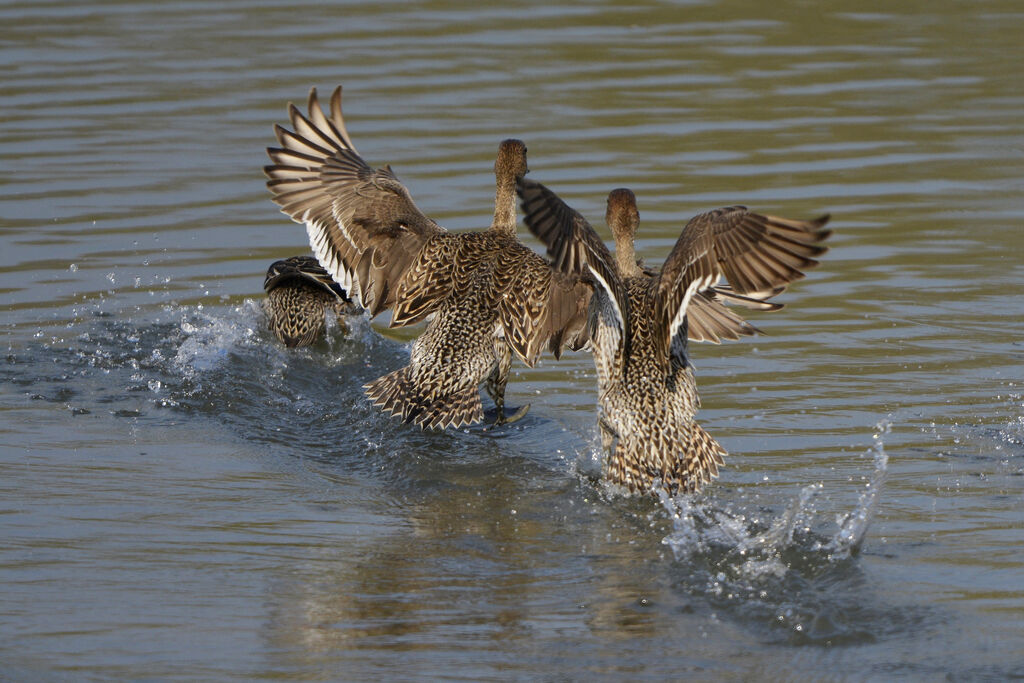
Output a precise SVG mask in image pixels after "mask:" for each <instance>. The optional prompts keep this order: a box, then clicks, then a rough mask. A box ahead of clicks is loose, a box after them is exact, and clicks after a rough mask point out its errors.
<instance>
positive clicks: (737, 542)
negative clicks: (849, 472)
mask: <svg viewBox="0 0 1024 683" xmlns="http://www.w3.org/2000/svg"><path fill="white" fill-rule="evenodd" d="M890 430H891V425H890V423H889V421H888V420H882V421H881V422H879V423H878V424H877V425H876V426H875V433H874V434H873V436H872V439H873V441H874V445H873V446H872V447H871V448H870V449H869V450H868V453H867V454H868V455H871V456H872V462H873V471H872V474H871V478H870V479H869V481H868V482H867V484H866V485H865V490H864V491H863V492H862V493H861V494H860V496H859V499H858V502H857V504H856V506H855V507H854V508H853V509H852V510H850V511H849V512H847V513H845V514H841V515H837V517H836V521H835V524H836V530H835V532H834V533H833V534H832V535H831V536H830V537H828V536H822V537H819V538H818V539H816V540H814V541H812V542H811V543H810V545H806V544H805V541H807V540H808V538H809V537H811V536H813V535H814V534H813V531H814V527H815V526H817V525H818V517H819V515H818V511H817V508H816V505H815V501H816V499H817V498H818V497H819V495H820V494H821V492H822V491H823V489H824V485H823V484H822V483H820V482H819V483H816V484H811V485H809V486H805V487H804V488H803V489H801V491H800V493H799V495H798V496H797V497H796V498H795V499H794V500H793V501H792V502H791V503H790V504H789V506H787V508H786V509H785V510H784V511H783V512H782V513H781V514H780V515H778V516H777V517H775V518H774V519H773V518H770V517H769V518H767V519H766V518H765V516H764V514H763V513H762V512H756V513H751V512H749V511H746V510H744V511H740V512H735V511H733V510H732V509H731V508H721V507H716V506H715V505H714V504H711V503H695V502H694V500H693V499H692V498H691V497H688V496H677V497H675V498H670V497H668V496H667V495H662V499H661V502H662V505H663V506H664V507H665V508H666V509H667V510H668V511H669V513H670V514H671V515H672V517H673V532H672V533H671V534H669V535H668V536H666V537H665V539H664V540H663V541H662V542H663V543H664V544H665V545H667V546H668V547H669V548H670V549H671V550H672V552H673V554H674V556H675V557H676V559H677V560H679V559H685V558H689V557H692V556H693V555H694V554H696V553H704V552H707V551H709V550H712V549H717V550H720V551H724V552H725V553H726V554H727V555H728V556H738V557H742V558H756V559H758V562H755V563H753V564H750V567H751V568H752V569H756V568H758V567H760V568H761V569H764V568H765V565H764V562H765V561H770V562H768V564H769V565H770V567H769V568H770V571H771V572H772V573H777V572H778V571H779V570H780V568H779V566H778V565H777V564H776V563H775V562H774V560H777V559H778V558H779V557H780V556H781V555H782V554H783V553H784V552H786V551H787V550H799V549H809V550H811V551H813V552H818V553H823V554H824V559H825V560H826V561H828V562H836V561H841V560H844V559H846V558H848V557H850V556H851V555H853V554H856V553H857V552H858V551H859V549H860V547H861V545H862V544H863V542H864V538H865V535H866V534H867V529H868V526H869V525H870V522H871V519H872V516H873V514H874V510H875V507H876V506H877V503H878V497H879V495H880V493H881V490H882V486H883V483H884V481H885V476H886V473H887V471H888V462H889V456H888V455H887V454H886V452H885V445H884V436H885V435H886V434H888V433H889V432H890ZM781 569H782V571H783V572H784V571H785V567H782V568H781ZM754 573H755V574H756V573H757V571H755V572H754Z"/></svg>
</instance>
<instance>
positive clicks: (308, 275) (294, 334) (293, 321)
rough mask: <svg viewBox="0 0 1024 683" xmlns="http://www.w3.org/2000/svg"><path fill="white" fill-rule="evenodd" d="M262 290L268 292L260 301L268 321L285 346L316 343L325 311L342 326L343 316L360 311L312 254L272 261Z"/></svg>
mask: <svg viewBox="0 0 1024 683" xmlns="http://www.w3.org/2000/svg"><path fill="white" fill-rule="evenodd" d="M263 290H264V291H265V292H266V293H267V298H266V299H264V301H263V310H264V311H265V312H266V315H267V324H268V326H269V327H270V330H271V331H272V332H273V333H274V335H275V336H276V337H277V338H278V339H280V340H281V342H282V343H283V344H284V345H285V346H288V347H297V346H309V345H310V344H313V343H314V342H316V340H317V339H319V338H320V335H322V334H323V331H324V321H325V316H326V314H327V312H328V311H331V312H333V313H334V314H335V316H336V318H337V320H338V324H339V326H342V327H344V325H345V317H346V316H349V315H355V314H358V313H359V312H360V309H359V307H358V306H356V305H355V304H353V303H352V301H351V300H350V299H349V298H348V295H347V294H346V293H345V290H344V289H342V287H341V286H340V285H339V284H338V283H337V282H335V281H334V280H333V279H331V276H330V275H329V274H328V273H327V271H326V270H324V269H323V268H322V267H321V266H320V264H319V263H317V260H316V259H315V258H313V257H312V256H292V257H290V258H287V259H282V260H280V261H274V262H273V263H272V264H270V268H268V269H267V276H266V278H264V280H263Z"/></svg>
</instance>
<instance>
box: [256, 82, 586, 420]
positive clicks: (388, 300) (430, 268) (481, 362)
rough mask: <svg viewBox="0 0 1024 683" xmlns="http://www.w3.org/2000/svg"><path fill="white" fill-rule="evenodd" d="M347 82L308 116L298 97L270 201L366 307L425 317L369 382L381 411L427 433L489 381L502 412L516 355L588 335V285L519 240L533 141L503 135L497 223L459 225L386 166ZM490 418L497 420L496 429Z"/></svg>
mask: <svg viewBox="0 0 1024 683" xmlns="http://www.w3.org/2000/svg"><path fill="white" fill-rule="evenodd" d="M341 97H342V89H341V87H340V86H339V87H337V88H336V89H335V90H334V92H333V93H332V95H331V98H330V103H329V106H328V108H327V109H324V108H322V107H321V105H320V102H319V99H318V96H317V91H316V89H315V88H313V89H312V90H311V91H310V94H309V97H308V99H307V107H306V109H307V113H306V114H303V113H302V112H301V111H300V110H299V108H298V107H296V106H295V105H294V104H291V103H289V105H288V119H289V122H290V124H291V128H286V127H284V126H281V125H275V128H274V130H275V134H276V137H277V140H278V143H279V145H280V146H279V147H270V148H268V150H267V153H268V155H269V157H270V159H271V161H272V162H273V163H271V164H270V165H268V166H266V167H265V169H264V171H265V173H266V175H267V177H268V181H267V186H268V188H269V189H270V192H271V195H272V198H273V201H274V202H275V203H277V204H278V205H279V206H280V208H281V211H282V212H284V213H285V214H287V215H288V216H290V217H291V218H292V219H293V220H294V221H296V222H298V223H302V224H304V225H305V226H306V231H307V234H308V237H309V241H310V245H311V247H312V251H313V254H314V256H315V257H316V259H317V261H318V262H319V263H320V265H321V266H323V267H324V269H325V270H326V271H327V272H328V273H329V274H330V276H331V277H332V278H333V279H334V280H335V281H336V282H338V283H339V284H340V285H341V286H342V287H343V288H344V289H345V290H346V291H347V292H348V293H349V295H350V296H351V297H352V298H353V300H354V301H356V302H357V303H358V304H359V305H360V306H362V307H363V308H364V309H365V310H366V311H367V312H368V313H369V315H370V317H371V318H372V317H375V316H377V315H378V314H380V313H381V312H383V311H385V310H390V312H391V319H390V321H389V323H388V325H389V327H401V326H407V325H414V324H417V323H420V322H424V321H426V326H425V328H424V330H423V332H422V333H421V334H420V335H419V336H418V337H417V338H416V340H415V341H414V342H413V344H412V348H411V352H410V360H409V363H408V365H406V366H404V367H402V368H399V369H398V370H395V371H393V372H390V373H388V374H386V375H384V376H382V377H379V378H377V379H375V380H373V381H371V382H369V383H367V384H366V385H365V386H364V389H365V392H366V395H367V397H368V399H369V400H370V401H371V402H372V403H373V404H374V405H376V406H378V407H379V408H380V409H381V410H382V411H383V412H385V413H387V414H390V415H391V416H393V417H396V418H399V419H400V420H402V422H405V423H412V424H416V425H418V426H420V427H421V428H423V429H448V428H460V427H464V426H469V425H473V424H477V423H479V422H482V421H483V419H484V413H483V404H482V401H481V397H480V386H481V385H484V388H485V389H486V391H487V393H488V394H489V395H490V397H491V399H492V400H493V402H494V405H495V409H496V418H495V421H494V425H501V424H506V423H510V422H514V421H516V420H518V419H520V418H521V417H522V416H523V415H525V413H526V410H528V409H529V404H527V405H525V406H523V407H522V408H520V409H519V410H518V411H517V412H516V413H515V414H513V415H512V416H510V417H509V416H506V415H505V388H506V385H507V382H508V376H509V372H510V369H511V363H512V358H513V357H516V358H519V359H520V360H521V361H522V362H523V363H525V364H526V365H527V366H531V367H532V366H533V365H535V364H536V362H537V361H538V359H539V356H540V353H541V352H542V350H543V349H544V348H548V349H550V350H551V351H552V352H553V353H554V354H555V355H556V356H558V355H560V354H561V352H562V350H563V349H564V348H579V347H580V346H582V344H583V343H585V341H583V340H584V335H585V332H584V328H585V326H586V309H585V307H584V306H583V305H581V296H582V293H583V292H584V291H585V290H586V288H587V285H585V284H584V283H582V282H581V281H580V278H579V277H578V276H575V275H571V274H564V273H561V272H559V271H557V270H555V269H554V268H552V267H551V265H550V264H549V263H548V261H547V260H546V259H545V258H544V257H543V256H541V255H540V254H537V253H536V252H534V251H533V250H532V249H530V248H529V247H527V246H526V245H524V244H523V243H522V242H520V241H519V239H518V237H517V234H516V233H517V225H516V195H515V187H516V180H517V179H519V178H522V177H523V176H524V175H525V174H526V173H527V171H528V168H527V157H526V152H527V150H526V145H525V144H524V143H523V142H522V141H520V140H516V139H508V140H504V141H502V142H501V143H500V145H499V147H498V154H497V158H496V160H495V163H494V174H495V183H496V191H495V201H494V212H493V217H492V219H491V223H490V226H489V227H488V228H486V229H483V230H475V231H465V232H461V231H460V232H457V233H456V232H450V231H448V230H446V229H445V228H443V227H441V226H440V225H439V224H438V223H437V222H435V221H434V220H433V219H431V218H429V217H428V216H426V215H425V214H424V213H423V212H422V211H421V210H420V209H419V208H418V207H417V206H416V204H415V202H414V201H413V199H412V196H411V194H410V192H409V190H408V189H407V188H406V186H405V185H404V184H402V182H401V181H400V180H399V179H398V176H397V175H396V174H395V172H394V171H393V170H392V168H391V166H390V165H387V166H384V167H382V168H376V169H375V168H373V167H371V166H370V165H369V164H367V163H366V161H364V160H363V158H362V157H361V156H360V155H359V153H358V152H357V151H356V148H355V146H354V145H353V143H352V140H351V137H350V136H349V134H348V131H347V129H346V126H345V120H344V116H343V114H342V108H341ZM494 425H492V426H494Z"/></svg>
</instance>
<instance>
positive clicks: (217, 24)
mask: <svg viewBox="0 0 1024 683" xmlns="http://www.w3.org/2000/svg"><path fill="white" fill-rule="evenodd" d="M879 10H880V6H877V5H867V4H863V5H862V6H858V5H857V4H854V5H850V4H849V3H842V4H840V3H837V2H826V3H817V4H815V5H813V6H812V5H807V4H793V5H788V6H782V7H778V6H774V5H765V4H762V3H753V2H708V3H692V4H667V3H660V4H659V3H646V4H641V5H636V6H630V7H620V6H618V5H615V4H612V3H607V4H604V5H593V4H572V5H564V6H552V5H549V4H540V3H538V4H527V5H522V4H520V5H516V6H508V7H501V8H495V9H484V8H480V9H474V10H467V9H465V8H461V7H456V6H453V5H449V4H446V3H438V2H411V3H365V4H361V3H342V4H338V5H332V4H307V5H302V4H285V5H279V4H273V3H255V2H239V3H234V4H232V5H229V6H226V7H225V8H222V9H212V8H210V7H208V6H206V5H196V4H184V5H183V4H180V3H165V4H155V3H149V4H145V5H141V4H134V3H117V2H96V3H87V4H84V5H81V6H75V7H69V6H65V5H64V4H63V3H47V2H32V3H18V2H9V3H6V4H4V5H2V6H0V19H2V20H3V22H4V26H5V36H4V39H3V41H2V42H0V65H2V66H3V72H4V76H3V77H2V80H0V94H2V96H3V102H4V107H3V108H2V109H0V120H2V122H3V129H2V130H3V132H2V133H0V151H2V157H3V159H4V163H3V164H2V168H0V184H2V188H3V191H2V194H0V226H2V233H0V234H2V245H3V252H2V253H3V257H2V261H0V295H2V297H3V301H4V310H5V313H4V316H3V319H2V323H0V330H2V334H3V337H4V339H5V341H6V347H7V348H6V352H5V358H4V361H3V363H2V364H0V410H2V421H0V430H2V439H0V541H2V542H0V586H2V588H0V678H4V679H12V680H37V679H39V678H52V677H60V676H66V677H68V678H71V679H81V678H87V679H95V678H104V679H106V678H112V677H115V678H128V679H136V678H161V679H163V678H179V677H180V678H217V679H224V678H232V677H234V678H241V679H252V678H297V677H300V678H307V679H327V680H336V679H352V680H365V679H371V678H385V679H409V678H423V677H427V678H429V677H444V678H467V679H473V680H479V679H504V678H542V679H549V678H550V679H575V678H582V677H593V676H597V677H607V678H683V677H688V678H704V679H715V680H722V679H750V678H773V679H779V678H797V677H810V678H813V679H833V678H838V679H841V678H846V677H851V678H864V677H877V678H889V677H893V676H906V677H912V678H940V677H943V676H946V675H948V676H951V677H952V678H955V679H961V678H993V679H1002V678H1006V677H1010V676H1021V675H1024V646H1022V645H1021V642H1022V641H1021V638H1020V636H1021V633H1022V632H1024V550H1022V549H1024V518H1022V513H1021V508H1022V502H1024V371H1022V368H1024V297H1022V293H1024V291H1022V289H1024V288H1022V286H1021V282H1022V280H1024V259H1022V254H1024V230H1022V229H1024V208H1022V207H1024V205H1022V203H1021V196H1022V189H1024V185H1022V181H1021V178H1022V177H1024V132H1022V128H1021V125H1020V122H1021V118H1020V112H1021V111H1024V87H1022V86H1024V82H1022V78H1021V76H1020V73H1019V68H1018V65H1019V64H1020V63H1022V62H1024V47H1022V45H1021V41H1020V38H1019V37H1020V35H1022V34H1024V12H1022V11H1021V10H1020V8H1019V7H1018V6H1017V4H1016V3H1013V2H1009V1H1007V0H994V1H992V2H984V3H973V4H964V3H955V2H947V1H945V0H941V1H939V2H935V3H931V4H929V5H928V6H927V7H924V6H921V7H911V6H907V7H906V8H903V7H901V6H893V8H888V9H884V10H882V11H879ZM337 83H343V84H344V85H345V89H346V90H345V93H346V107H345V110H346V115H347V117H348V119H349V122H350V123H349V129H350V133H351V134H352V136H353V138H354V140H355V142H356V145H357V146H358V148H359V149H360V151H361V152H362V153H363V155H364V156H366V157H367V159H368V160H369V161H370V162H371V163H377V164H383V163H391V164H392V165H393V166H394V168H395V170H396V172H397V173H398V174H399V176H400V177H401V178H402V179H403V181H404V182H405V183H406V184H407V185H408V186H409V187H410V189H411V191H412V193H413V195H414V196H415V198H416V200H417V202H418V204H419V205H420V206H421V207H422V208H423V209H424V210H425V211H427V212H428V213H429V214H430V215H432V216H433V217H434V218H436V219H437V220H439V221H440V222H441V223H442V224H444V225H446V226H448V227H450V228H452V229H463V228H475V227H483V226H484V225H486V224H487V223H488V221H489V217H490V207H491V205H492V204H491V202H492V198H493V178H492V176H491V165H492V163H493V155H494V152H495V150H496V148H497V143H498V141H499V140H501V139H502V138H505V137H512V136H515V137H521V138H522V139H524V140H525V141H526V142H527V144H528V145H529V149H530V166H531V169H532V175H531V177H534V178H536V179H537V180H540V181H542V182H544V183H546V184H548V185H549V186H551V187H552V188H553V189H555V190H556V191H558V192H559V193H560V194H562V196H563V197H565V198H566V199H567V200H568V201H570V202H571V203H572V204H573V205H574V206H576V207H577V208H578V209H580V210H581V211H582V212H583V213H584V214H585V215H587V216H589V217H590V218H591V220H592V221H594V223H595V225H600V224H601V217H602V216H603V213H604V197H605V196H606V194H607V192H608V190H610V189H611V188H613V187H619V186H628V187H631V188H632V189H634V190H635V191H636V193H637V195H638V197H639V203H640V211H641V220H642V225H641V235H640V240H639V242H638V252H639V254H640V255H641V256H643V257H644V258H645V259H647V260H648V262H649V263H651V264H657V263H659V262H660V261H661V260H662V259H663V258H664V256H665V255H666V254H667V253H668V251H669V249H670V248H671V245H672V243H673V242H674V239H675V237H676V235H677V234H678V232H679V229H680V227H681V226H682V224H683V223H684V221H685V220H686V219H687V218H688V217H689V216H691V215H693V214H694V213H696V212H698V211H700V210H704V209H707V208H711V207H714V206H718V205H723V204H731V203H745V204H748V205H750V206H752V207H755V208H757V209H759V210H762V211H766V212H772V213H778V214H782V215H786V216H793V217H809V216H813V215H816V214H817V213H819V212H823V211H829V212H831V213H832V214H833V223H834V228H835V231H836V232H835V236H834V237H833V238H832V244H831V246H832V251H831V252H830V253H829V254H828V255H827V256H826V258H825V259H824V260H823V263H822V266H821V267H820V268H819V269H818V270H816V271H814V272H812V273H811V274H810V276H809V277H808V279H807V280H806V281H804V282H802V283H799V284H798V285H796V286H795V287H793V288H792V289H791V291H789V292H787V293H786V294H785V296H784V301H785V303H786V304H787V307H786V308H785V309H783V310H782V311H781V312H778V313H775V314H771V315H760V316H757V318H756V320H754V322H755V324H757V325H758V326H759V327H761V328H762V329H763V330H765V332H766V335H764V336H761V337H757V338H754V339H750V340H746V341H743V342H739V343H732V344H726V345H723V346H721V347H713V346H708V345H699V346H696V347H695V348H694V349H693V353H692V355H693V356H694V361H695V362H696V364H697V367H698V371H699V375H698V379H699V383H700V388H701V394H702V398H703V404H704V405H703V409H702V411H701V420H702V423H703V424H704V425H705V426H706V427H707V428H708V430H709V431H710V432H711V433H712V434H714V435H715V436H716V437H717V438H718V439H719V440H720V441H721V442H722V443H723V445H725V446H726V447H727V448H728V449H729V450H730V452H731V453H732V455H731V457H730V458H729V459H728V461H727V467H726V468H725V469H724V470H723V473H722V477H721V479H720V480H719V481H718V482H717V484H716V485H715V486H712V487H710V488H708V489H707V490H706V491H705V492H704V493H703V494H701V495H699V496H690V497H679V498H676V499H674V500H667V499H666V500H661V501H658V500H649V499H643V500H638V499H634V498H624V497H622V496H620V495H618V494H616V493H615V492H614V491H609V490H606V489H605V488H604V487H603V486H602V485H601V484H600V482H599V481H598V480H597V475H598V473H599V470H600V463H599V439H598V438H597V435H596V432H595V426H594V411H595V409H594V404H595V391H594V372H593V366H592V364H591V361H590V358H589V357H588V356H587V355H586V354H574V355H570V356H569V357H568V358H566V359H564V360H562V361H559V362H555V361H554V360H553V359H551V358H545V359H544V361H543V362H542V364H541V365H540V366H539V367H537V368H534V369H527V368H524V367H523V366H521V365H518V366H516V367H515V368H514V376H513V381H512V383H511V384H510V386H509V393H508V398H509V401H510V403H511V404H512V405H520V404H522V403H525V402H530V403H532V409H531V411H530V413H529V415H528V417H527V418H526V419H525V420H523V421H522V422H520V423H517V424H515V425H512V426H510V427H508V428H505V429H502V430H499V431H496V432H493V433H489V434H484V433H482V432H481V431H480V430H479V429H471V430H467V431H465V432H454V433H422V432H419V431H417V430H414V429H412V428H409V427H406V426H403V425H400V424H396V423H395V422H393V421H391V420H389V419H386V418H384V417H383V416H382V415H380V414H379V413H377V412H376V411H375V409H373V408H371V407H370V406H369V405H368V404H367V402H366V401H365V399H364V398H363V396H362V394H361V391H360V389H359V387H360V385H361V384H362V383H363V382H365V381H366V380H368V379H371V378H373V377H376V376H378V375H380V374H383V373H384V372H385V371H389V370H391V369H394V368H396V367H399V366H400V365H402V364H404V362H405V360H404V359H405V358H406V354H407V352H408V341H409V339H410V338H411V334H410V333H409V332H408V331H399V332H398V333H395V332H393V331H388V330H386V329H384V328H383V324H382V323H380V322H379V321H375V322H373V323H372V324H371V323H369V322H363V323H361V324H358V325H356V326H355V327H354V329H352V330H351V331H350V332H348V333H343V332H341V331H340V330H338V329H336V328H335V329H332V330H331V332H330V334H329V335H328V339H327V340H326V341H325V342H323V343H321V344H319V345H317V346H316V347H314V348H312V349H308V350H303V351H297V352H291V351H287V350H285V349H283V348H282V347H280V346H279V345H278V344H276V343H275V342H274V341H273V340H272V339H271V338H269V336H268V334H267V333H266V331H265V328H264V324H263V320H262V317H261V316H262V314H261V313H260V310H259V307H258V304H257V302H258V301H259V299H260V296H261V284H262V277H263V273H264V271H265V269H266V267H267V265H269V263H270V262H271V261H272V260H274V259H277V258H280V257H283V256H289V255H292V254H299V253H305V252H306V251H307V250H308V247H307V245H306V242H305V235H304V231H303V229H302V228H301V226H297V225H295V224H293V223H291V222H290V221H288V220H287V219H286V218H285V217H284V216H282V215H281V214H279V213H278V212H277V210H276V208H275V207H274V206H273V205H272V204H271V202H270V201H269V199H268V195H267V192H266V190H265V187H264V179H263V176H262V173H261V171H260V169H261V167H262V165H263V164H265V163H266V156H265V153H264V148H265V147H266V146H267V145H268V144H272V142H273V137H272V133H271V125H272V124H273V123H274V122H281V121H283V119H284V105H285V103H286V102H287V101H289V100H294V101H301V100H303V99H304V97H305V94H306V92H307V90H308V88H309V87H310V86H311V85H316V86H318V87H320V88H321V89H322V90H329V89H330V88H332V87H333V86H334V85H335V84H337ZM602 229H603V226H602ZM523 232H524V233H525V230H524V231H523ZM524 237H525V236H524ZM530 243H531V244H534V245H535V246H536V243H535V242H532V241H531V242H530Z"/></svg>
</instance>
